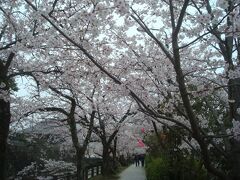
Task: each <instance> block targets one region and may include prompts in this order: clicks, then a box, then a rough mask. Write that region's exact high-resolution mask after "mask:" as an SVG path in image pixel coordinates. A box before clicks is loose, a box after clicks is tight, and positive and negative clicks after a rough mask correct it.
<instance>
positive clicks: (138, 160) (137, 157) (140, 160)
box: [134, 154, 145, 167]
mask: <svg viewBox="0 0 240 180" xmlns="http://www.w3.org/2000/svg"><path fill="white" fill-rule="evenodd" d="M144 159H145V155H144V154H135V156H134V162H135V165H136V167H138V166H140V163H141V166H142V167H144Z"/></svg>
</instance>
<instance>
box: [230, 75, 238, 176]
mask: <svg viewBox="0 0 240 180" xmlns="http://www.w3.org/2000/svg"><path fill="white" fill-rule="evenodd" d="M228 87H229V99H231V100H235V102H234V103H229V104H230V121H231V120H233V119H234V120H235V121H238V122H240V114H238V112H237V109H238V108H240V78H237V79H230V80H229V83H228ZM230 141H231V150H230V153H229V154H230V158H229V166H230V176H231V179H232V180H235V179H236V180H237V179H240V173H239V170H240V140H239V138H238V140H237V139H236V137H235V138H233V139H231V140H230Z"/></svg>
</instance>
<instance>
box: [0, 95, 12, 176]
mask: <svg viewBox="0 0 240 180" xmlns="http://www.w3.org/2000/svg"><path fill="white" fill-rule="evenodd" d="M10 119H11V114H10V102H6V101H4V100H3V99H0V179H1V180H5V179H6V168H7V159H6V157H7V138H8V133H9V124H10Z"/></svg>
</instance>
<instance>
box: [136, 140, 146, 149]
mask: <svg viewBox="0 0 240 180" xmlns="http://www.w3.org/2000/svg"><path fill="white" fill-rule="evenodd" d="M137 146H138V147H144V146H145V144H144V143H143V142H142V140H141V139H138V144H137Z"/></svg>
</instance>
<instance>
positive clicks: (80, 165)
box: [76, 150, 84, 180]
mask: <svg viewBox="0 0 240 180" xmlns="http://www.w3.org/2000/svg"><path fill="white" fill-rule="evenodd" d="M76 155H77V162H76V163H77V180H84V169H83V168H84V167H83V166H84V165H83V158H84V154H83V152H82V151H81V150H78V152H77V153H76Z"/></svg>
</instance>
